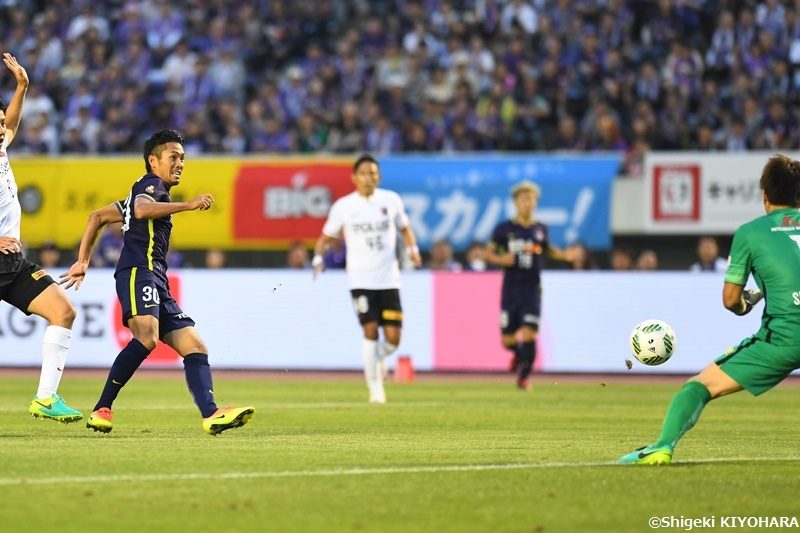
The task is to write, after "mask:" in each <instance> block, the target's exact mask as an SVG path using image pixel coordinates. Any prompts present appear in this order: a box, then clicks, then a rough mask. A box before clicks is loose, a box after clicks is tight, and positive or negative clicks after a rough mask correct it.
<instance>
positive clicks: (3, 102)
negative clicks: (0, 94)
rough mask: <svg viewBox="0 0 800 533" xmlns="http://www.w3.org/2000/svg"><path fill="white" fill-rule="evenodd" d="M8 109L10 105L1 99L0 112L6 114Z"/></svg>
mask: <svg viewBox="0 0 800 533" xmlns="http://www.w3.org/2000/svg"><path fill="white" fill-rule="evenodd" d="M6 109H8V104H7V103H6V101H5V100H3V99H2V98H0V111H2V112H3V113H5V112H6Z"/></svg>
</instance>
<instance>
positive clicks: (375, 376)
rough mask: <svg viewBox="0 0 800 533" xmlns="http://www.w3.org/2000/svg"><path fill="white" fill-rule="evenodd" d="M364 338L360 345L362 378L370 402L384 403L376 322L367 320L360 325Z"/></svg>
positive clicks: (384, 394) (384, 396)
mask: <svg viewBox="0 0 800 533" xmlns="http://www.w3.org/2000/svg"><path fill="white" fill-rule="evenodd" d="M362 328H363V330H364V340H363V341H362V345H361V356H362V358H363V360H364V379H365V380H366V382H367V388H368V389H369V401H370V403H386V393H385V392H384V390H383V371H382V370H381V365H380V364H379V361H380V357H379V355H378V323H377V322H367V323H366V324H363V325H362Z"/></svg>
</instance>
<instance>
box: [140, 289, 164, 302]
mask: <svg viewBox="0 0 800 533" xmlns="http://www.w3.org/2000/svg"><path fill="white" fill-rule="evenodd" d="M142 301H143V302H151V301H152V302H155V303H157V304H160V303H161V297H160V296H159V295H158V289H156V288H155V287H142Z"/></svg>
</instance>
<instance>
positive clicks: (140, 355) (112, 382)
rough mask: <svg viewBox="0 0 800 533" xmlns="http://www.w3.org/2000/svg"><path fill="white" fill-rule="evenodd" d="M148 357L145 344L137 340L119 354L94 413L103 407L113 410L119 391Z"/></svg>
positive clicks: (148, 352)
mask: <svg viewBox="0 0 800 533" xmlns="http://www.w3.org/2000/svg"><path fill="white" fill-rule="evenodd" d="M148 355H150V350H148V349H147V348H145V346H144V344H142V343H141V342H139V341H138V340H136V339H131V341H130V342H129V343H128V344H127V345H126V346H125V347H124V348H123V349H122V351H121V352H119V355H118V356H117V358H116V359H114V364H113V365H111V370H109V371H108V379H107V380H106V385H105V387H103V392H102V393H101V394H100V399H99V400H98V401H97V405H95V406H94V409H93V411H97V410H98V409H100V408H101V407H108V408H109V409H111V404H112V403H114V400H116V399H117V395H118V394H119V391H120V390H122V387H124V386H125V384H126V383H127V382H128V380H130V379H131V378H132V377H133V374H134V372H136V369H137V368H139V365H141V364H142V361H144V360H145V359H147V356H148Z"/></svg>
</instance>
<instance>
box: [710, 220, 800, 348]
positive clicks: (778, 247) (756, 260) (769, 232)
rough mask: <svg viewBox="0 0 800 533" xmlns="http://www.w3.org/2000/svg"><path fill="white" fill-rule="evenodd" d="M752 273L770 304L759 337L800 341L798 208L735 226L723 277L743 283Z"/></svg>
mask: <svg viewBox="0 0 800 533" xmlns="http://www.w3.org/2000/svg"><path fill="white" fill-rule="evenodd" d="M751 273H752V274H753V277H754V278H755V280H756V284H758V288H759V289H761V292H763V293H764V301H765V304H766V305H765V306H764V314H763V315H762V317H761V329H760V330H759V332H758V337H759V338H762V339H763V340H765V341H767V342H769V343H772V344H777V345H800V209H795V208H787V209H778V210H775V211H773V212H772V213H770V214H768V215H764V216H762V217H758V218H757V219H755V220H752V221H750V222H748V223H747V224H743V225H742V226H740V227H739V229H737V230H736V233H735V234H734V236H733V246H732V247H731V255H730V258H729V260H728V271H727V272H726V273H725V281H726V282H728V283H735V284H736V285H742V286H744V285H745V284H746V283H747V278H748V276H749V275H750V274H751Z"/></svg>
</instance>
